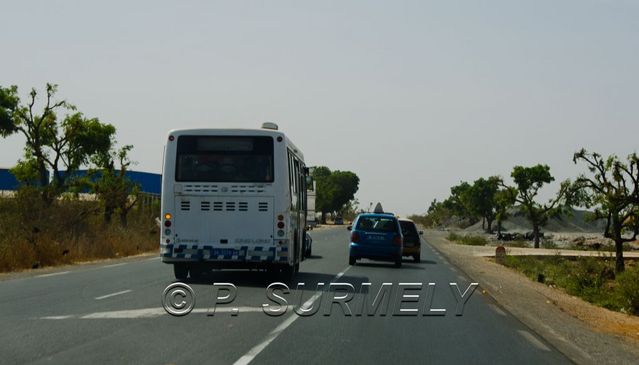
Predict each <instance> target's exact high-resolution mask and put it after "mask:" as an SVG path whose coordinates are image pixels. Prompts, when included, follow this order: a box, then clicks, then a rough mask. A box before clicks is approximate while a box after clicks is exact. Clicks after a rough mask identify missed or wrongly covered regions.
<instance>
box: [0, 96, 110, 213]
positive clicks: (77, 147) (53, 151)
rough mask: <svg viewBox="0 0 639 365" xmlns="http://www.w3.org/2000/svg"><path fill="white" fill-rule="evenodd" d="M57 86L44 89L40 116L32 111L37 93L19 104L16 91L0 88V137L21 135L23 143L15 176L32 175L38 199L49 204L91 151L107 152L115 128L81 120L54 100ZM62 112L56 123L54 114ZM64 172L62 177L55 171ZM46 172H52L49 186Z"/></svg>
mask: <svg viewBox="0 0 639 365" xmlns="http://www.w3.org/2000/svg"><path fill="white" fill-rule="evenodd" d="M56 92H57V85H53V84H47V85H46V97H45V99H46V100H45V101H44V106H43V108H42V111H41V112H39V113H38V112H37V110H36V106H35V105H36V101H37V96H38V92H37V91H36V90H35V89H32V90H31V92H30V93H29V99H28V101H27V102H26V103H25V104H21V102H20V98H19V97H18V88H17V87H16V86H11V87H9V88H3V87H2V86H0V135H2V136H3V137H6V136H9V135H11V134H14V133H21V134H22V135H23V136H24V137H25V139H26V145H25V152H24V159H22V160H20V161H19V162H18V165H17V166H16V168H15V169H14V171H15V172H17V174H16V175H17V176H18V177H19V178H26V177H28V178H29V179H30V181H28V182H32V180H31V179H32V178H33V177H34V176H37V177H38V181H39V186H40V188H41V189H42V198H43V200H44V201H45V202H47V203H48V204H50V203H51V202H52V201H53V199H54V198H55V197H57V196H58V195H59V194H60V193H62V192H63V191H65V190H66V189H68V188H69V183H70V182H71V181H72V180H73V179H74V177H75V176H74V175H75V172H76V171H77V170H78V168H79V167H80V166H82V165H84V164H86V163H88V162H89V159H90V158H91V156H93V155H94V154H96V153H100V152H104V151H108V150H109V149H110V148H111V144H112V139H113V135H114V134H115V128H114V127H113V126H112V125H110V124H103V123H100V121H99V120H98V119H96V118H92V119H87V118H85V117H84V116H83V115H82V113H80V112H77V111H76V108H75V106H73V105H71V104H69V103H68V102H66V101H64V100H62V101H55V100H54V98H55V94H56ZM61 113H64V117H62V119H61V120H59V118H58V114H61ZM62 169H65V170H66V172H65V173H62V172H61V170H62ZM49 171H51V172H52V173H53V179H52V182H51V183H49Z"/></svg>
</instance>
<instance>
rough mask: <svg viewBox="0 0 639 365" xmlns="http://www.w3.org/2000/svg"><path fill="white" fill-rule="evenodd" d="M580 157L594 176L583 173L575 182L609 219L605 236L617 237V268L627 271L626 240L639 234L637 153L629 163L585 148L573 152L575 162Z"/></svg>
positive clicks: (588, 201) (599, 213)
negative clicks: (625, 258)
mask: <svg viewBox="0 0 639 365" xmlns="http://www.w3.org/2000/svg"><path fill="white" fill-rule="evenodd" d="M579 161H581V162H583V163H585V164H586V166H587V168H588V171H590V176H586V175H584V174H582V175H581V176H579V177H578V178H577V180H576V181H575V184H576V185H577V187H578V188H580V190H581V191H583V192H585V194H586V199H583V201H585V205H586V206H587V207H591V208H592V207H594V208H595V212H594V214H595V217H596V218H599V219H606V227H605V229H604V236H605V237H607V238H610V239H612V240H614V241H615V255H616V260H615V271H616V272H617V273H620V272H623V271H624V269H625V264H624V259H623V244H624V243H625V242H629V241H634V240H636V239H637V235H638V234H639V158H638V157H637V154H636V153H633V154H631V155H629V156H628V161H627V163H625V162H623V161H620V160H619V158H617V156H614V155H612V156H609V157H608V158H603V157H602V156H601V155H600V154H598V153H594V152H593V153H589V152H588V151H586V150H585V149H582V150H581V151H579V152H577V153H575V154H574V156H573V162H574V163H577V162H579ZM628 233H629V234H630V235H631V236H630V237H629V236H628Z"/></svg>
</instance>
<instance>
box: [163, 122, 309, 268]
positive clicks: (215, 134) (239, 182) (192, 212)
mask: <svg viewBox="0 0 639 365" xmlns="http://www.w3.org/2000/svg"><path fill="white" fill-rule="evenodd" d="M308 183H311V181H310V177H308V168H306V166H305V165H304V155H303V154H302V151H300V149H299V148H297V147H296V146H295V145H294V144H293V143H292V142H291V140H290V139H288V138H287V137H286V135H284V133H282V132H280V131H278V130H277V125H275V124H273V123H265V124H264V125H263V126H262V129H176V130H172V131H170V132H169V135H168V138H167V143H166V147H165V152H164V168H163V174H162V207H161V211H162V229H161V240H160V255H161V258H162V262H165V263H167V264H172V265H173V268H174V272H175V277H176V278H177V279H182V280H183V279H186V278H187V277H191V278H196V277H198V276H199V275H201V274H202V273H204V272H205V271H210V270H211V269H227V268H238V269H247V268H251V269H253V268H256V269H267V270H269V271H275V272H282V273H283V274H284V275H286V276H287V277H288V278H289V279H290V278H292V277H294V275H295V273H296V272H297V271H299V264H300V261H302V260H303V259H304V254H303V253H304V251H305V247H304V243H305V242H306V233H305V227H306V185H307V184H308Z"/></svg>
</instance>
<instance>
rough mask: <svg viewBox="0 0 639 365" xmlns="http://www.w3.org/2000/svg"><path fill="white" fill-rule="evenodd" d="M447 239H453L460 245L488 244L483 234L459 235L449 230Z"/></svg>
mask: <svg viewBox="0 0 639 365" xmlns="http://www.w3.org/2000/svg"><path fill="white" fill-rule="evenodd" d="M447 239H448V240H449V241H454V242H457V243H459V244H460V245H469V246H485V245H487V244H488V240H487V239H486V238H485V237H483V236H477V235H471V234H468V235H460V234H457V233H454V232H450V233H449V234H448V237H447Z"/></svg>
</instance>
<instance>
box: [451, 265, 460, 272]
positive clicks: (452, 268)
mask: <svg viewBox="0 0 639 365" xmlns="http://www.w3.org/2000/svg"><path fill="white" fill-rule="evenodd" d="M450 269H451V270H453V271H454V272H458V271H457V269H456V268H455V266H451V267H450Z"/></svg>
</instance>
